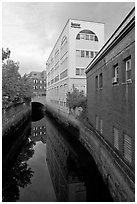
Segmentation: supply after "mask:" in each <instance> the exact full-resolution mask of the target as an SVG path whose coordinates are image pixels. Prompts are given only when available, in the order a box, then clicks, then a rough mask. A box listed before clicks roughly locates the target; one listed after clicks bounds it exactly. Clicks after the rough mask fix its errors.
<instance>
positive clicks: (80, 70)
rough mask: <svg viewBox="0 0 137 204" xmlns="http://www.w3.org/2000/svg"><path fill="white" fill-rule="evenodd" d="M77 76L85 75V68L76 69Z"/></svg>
mask: <svg viewBox="0 0 137 204" xmlns="http://www.w3.org/2000/svg"><path fill="white" fill-rule="evenodd" d="M76 75H82V76H83V75H85V69H84V68H76Z"/></svg>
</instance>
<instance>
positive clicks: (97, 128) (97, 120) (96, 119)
mask: <svg viewBox="0 0 137 204" xmlns="http://www.w3.org/2000/svg"><path fill="white" fill-rule="evenodd" d="M96 129H97V130H98V116H97V115H96Z"/></svg>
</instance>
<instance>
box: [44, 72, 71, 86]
mask: <svg viewBox="0 0 137 204" xmlns="http://www.w3.org/2000/svg"><path fill="white" fill-rule="evenodd" d="M67 76H68V70H67V69H66V70H65V71H63V72H62V73H61V74H60V80H61V79H64V78H65V77H67ZM58 81H59V75H58V76H56V77H55V78H54V79H52V80H51V81H49V82H48V86H50V85H52V84H53V83H56V82H58Z"/></svg>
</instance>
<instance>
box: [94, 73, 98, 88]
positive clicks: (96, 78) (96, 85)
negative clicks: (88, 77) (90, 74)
mask: <svg viewBox="0 0 137 204" xmlns="http://www.w3.org/2000/svg"><path fill="white" fill-rule="evenodd" d="M95 88H96V89H98V76H96V77H95Z"/></svg>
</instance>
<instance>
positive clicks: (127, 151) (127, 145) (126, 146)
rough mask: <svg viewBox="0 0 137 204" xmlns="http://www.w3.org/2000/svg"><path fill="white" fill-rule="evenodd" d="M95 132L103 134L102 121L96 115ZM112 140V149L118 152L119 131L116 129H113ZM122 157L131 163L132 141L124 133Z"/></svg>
mask: <svg viewBox="0 0 137 204" xmlns="http://www.w3.org/2000/svg"><path fill="white" fill-rule="evenodd" d="M95 120H96V130H98V131H99V132H100V133H101V134H103V120H102V119H101V118H100V117H98V116H97V115H96V119H95ZM113 138H114V147H115V148H116V149H117V150H120V144H119V140H120V138H119V130H118V129H117V128H116V127H113ZM123 156H124V158H125V160H126V161H128V162H130V163H131V162H132V139H131V137H130V136H129V135H127V134H126V133H123Z"/></svg>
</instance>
